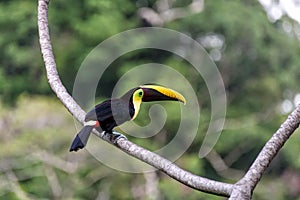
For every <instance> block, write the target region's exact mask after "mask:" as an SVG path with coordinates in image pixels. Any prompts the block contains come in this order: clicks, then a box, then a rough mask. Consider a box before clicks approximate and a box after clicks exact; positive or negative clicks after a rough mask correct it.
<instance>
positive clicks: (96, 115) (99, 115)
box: [85, 100, 112, 122]
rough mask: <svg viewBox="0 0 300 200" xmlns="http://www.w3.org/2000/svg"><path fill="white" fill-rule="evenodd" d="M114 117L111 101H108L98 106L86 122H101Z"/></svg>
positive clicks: (86, 117) (90, 113)
mask: <svg viewBox="0 0 300 200" xmlns="http://www.w3.org/2000/svg"><path fill="white" fill-rule="evenodd" d="M110 117H112V115H111V100H106V101H104V102H102V103H100V104H97V105H96V106H95V107H94V108H93V109H92V110H91V111H89V112H88V113H87V114H86V116H85V121H86V122H87V121H90V120H99V121H105V120H106V119H108V118H110Z"/></svg>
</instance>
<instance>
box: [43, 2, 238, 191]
mask: <svg viewBox="0 0 300 200" xmlns="http://www.w3.org/2000/svg"><path fill="white" fill-rule="evenodd" d="M48 4H49V0H39V5H38V28H39V37H40V46H41V51H42V54H43V59H44V62H45V66H46V72H47V77H48V82H49V84H50V86H51V88H52V90H53V91H54V92H55V93H56V95H57V97H58V98H59V99H60V101H61V102H62V103H63V104H64V106H65V107H66V108H67V109H68V110H69V112H70V113H71V114H72V115H73V116H74V117H75V118H76V119H77V120H78V121H79V122H81V123H82V122H83V119H84V116H85V112H84V111H83V110H82V109H81V108H80V106H79V105H78V104H77V103H76V102H75V101H74V99H73V98H72V97H71V96H70V95H69V93H68V92H67V90H66V89H65V87H64V86H63V84H62V82H61V81H60V78H59V75H58V72H57V70H56V63H55V60H54V55H53V52H52V46H51V43H50V36H49V29H48ZM96 135H97V136H101V135H99V134H96ZM117 146H118V147H119V148H120V149H121V150H122V151H124V152H126V153H127V154H129V155H131V156H133V157H135V158H138V159H140V160H141V161H143V162H146V163H148V164H150V165H152V166H153V167H155V168H157V169H159V170H161V171H163V172H165V173H166V174H167V175H169V176H170V177H172V178H174V179H176V180H177V181H179V182H181V183H183V184H185V185H187V186H189V187H192V188H195V189H197V190H200V191H204V192H207V193H212V194H216V195H221V196H229V195H230V193H231V189H232V185H231V184H226V183H221V182H217V181H213V180H209V179H206V178H203V177H200V176H196V175H194V174H191V173H189V172H187V171H185V170H183V169H181V168H179V167H178V166H176V165H175V164H173V163H172V162H170V161H169V160H167V159H164V158H162V157H161V156H159V155H157V154H154V153H152V152H150V151H148V150H146V149H143V148H142V147H139V146H137V145H135V144H133V143H132V142H130V141H128V140H125V139H120V140H118V144H117Z"/></svg>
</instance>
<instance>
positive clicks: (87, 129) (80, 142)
mask: <svg viewBox="0 0 300 200" xmlns="http://www.w3.org/2000/svg"><path fill="white" fill-rule="evenodd" d="M93 128H94V126H84V127H83V128H82V129H81V131H80V132H79V133H78V134H77V135H76V137H75V139H74V140H73V142H72V145H71V147H70V151H78V150H79V149H82V148H83V147H85V145H86V143H87V141H88V139H89V137H90V135H91V132H92V130H93Z"/></svg>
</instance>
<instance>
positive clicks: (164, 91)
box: [140, 85, 186, 104]
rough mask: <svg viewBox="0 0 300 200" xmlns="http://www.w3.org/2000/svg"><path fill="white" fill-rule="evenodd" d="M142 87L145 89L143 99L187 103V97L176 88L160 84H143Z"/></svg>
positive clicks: (146, 100)
mask: <svg viewBox="0 0 300 200" xmlns="http://www.w3.org/2000/svg"><path fill="white" fill-rule="evenodd" d="M140 88H141V89H142V90H143V91H144V96H143V98H142V101H144V102H148V101H167V100H169V101H180V102H182V103H183V104H186V100H185V98H184V97H183V96H182V95H181V94H180V93H178V92H176V91H175V90H172V89H169V88H166V87H163V86H160V85H142V86H140Z"/></svg>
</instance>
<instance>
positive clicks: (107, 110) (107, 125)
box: [70, 84, 186, 151]
mask: <svg viewBox="0 0 300 200" xmlns="http://www.w3.org/2000/svg"><path fill="white" fill-rule="evenodd" d="M167 100H169V101H179V102H182V103H183V104H185V103H186V100H185V98H184V97H183V96H182V95H181V94H180V93H178V92H176V91H174V90H172V89H169V88H166V87H164V86H161V85H154V84H145V85H141V86H139V87H135V88H133V89H131V90H129V91H128V92H127V93H125V94H124V95H123V96H121V97H120V98H115V99H108V100H106V101H103V102H102V103H100V104H97V105H96V106H95V107H94V108H93V109H92V110H91V111H89V112H88V113H87V114H86V116H85V120H84V126H83V128H82V129H81V130H80V132H79V133H78V134H77V135H76V137H75V139H74V140H73V143H72V145H71V148H70V151H77V150H79V149H82V148H84V147H85V145H86V144H87V141H88V138H89V136H90V134H91V132H92V130H93V128H95V129H96V130H98V131H99V132H102V131H104V133H105V134H111V135H112V134H113V128H114V127H116V126H119V125H121V124H123V123H124V122H126V121H130V120H133V119H135V118H136V116H137V115H138V113H139V110H140V105H141V103H142V102H150V101H167Z"/></svg>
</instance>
